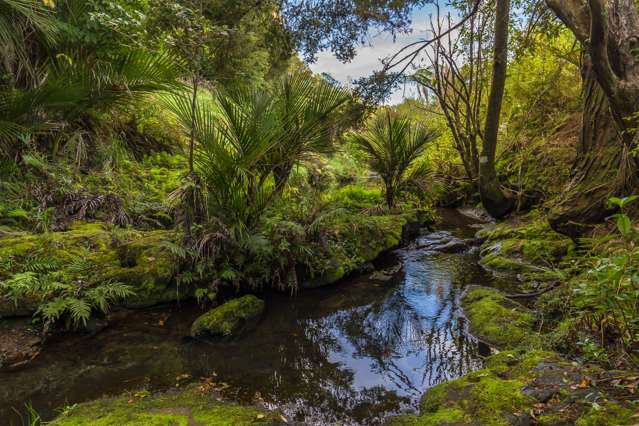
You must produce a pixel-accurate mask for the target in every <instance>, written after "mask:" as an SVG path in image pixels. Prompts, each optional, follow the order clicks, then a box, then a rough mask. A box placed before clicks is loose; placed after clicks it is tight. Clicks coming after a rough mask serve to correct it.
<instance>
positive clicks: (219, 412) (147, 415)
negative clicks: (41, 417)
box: [50, 387, 282, 426]
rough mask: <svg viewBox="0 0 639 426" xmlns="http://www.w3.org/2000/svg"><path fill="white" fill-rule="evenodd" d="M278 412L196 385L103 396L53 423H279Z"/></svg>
mask: <svg viewBox="0 0 639 426" xmlns="http://www.w3.org/2000/svg"><path fill="white" fill-rule="evenodd" d="M280 423H282V422H281V421H280V416H279V414H278V413H274V412H268V411H264V410H259V409H257V408H254V407H242V406H239V405H235V404H229V403H224V402H219V401H217V400H216V399H215V398H214V397H213V396H209V395H207V394H202V393H201V392H199V391H198V390H197V389H196V388H193V387H191V388H189V389H187V390H184V391H181V392H179V393H167V394H163V395H156V396H152V397H150V398H142V399H140V398H136V397H130V396H122V397H119V398H107V399H101V400H97V401H93V402H89V403H85V404H80V405H79V406H77V407H75V408H73V409H72V410H70V412H69V413H68V414H66V415H63V416H61V417H59V418H57V419H56V420H54V421H53V422H52V423H50V424H51V425H53V426H85V425H86V426H88V425H91V426H111V425H121V426H138V425H145V426H152V425H153V426H155V425H157V426H160V425H161V426H166V425H184V426H187V425H192V424H198V425H207V426H208V425H215V426H218V425H219V426H222V425H229V426H231V425H254V424H280Z"/></svg>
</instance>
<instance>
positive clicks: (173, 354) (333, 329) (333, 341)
mask: <svg viewBox="0 0 639 426" xmlns="http://www.w3.org/2000/svg"><path fill="white" fill-rule="evenodd" d="M462 225H463V224H462ZM454 228H455V230H454V231H453V232H454V233H456V234H458V235H460V236H467V235H468V234H470V233H471V231H470V230H469V229H468V228H460V224H458V223H456V224H455V226H454ZM420 238H421V239H426V240H428V238H429V236H428V234H427V233H426V234H425V235H422V236H421V237H420ZM386 261H387V262H388V261H393V262H395V263H397V262H399V263H401V265H402V268H401V270H400V271H399V272H397V273H395V274H394V275H393V276H392V278H391V279H389V280H387V281H382V280H378V279H374V276H373V277H371V276H370V275H368V276H361V277H356V278H353V279H350V280H348V281H347V282H344V283H342V284H340V285H337V286H333V287H329V288H323V289H315V290H311V291H305V292H303V293H301V294H300V295H298V296H296V297H294V298H290V297H287V296H284V295H276V294H275V295H270V296H268V297H267V299H266V303H267V313H266V315H265V318H264V319H263V321H262V322H261V323H260V325H259V327H258V329H257V330H256V331H255V332H253V333H251V334H249V335H248V336H246V337H244V338H243V339H241V340H239V341H236V342H233V343H225V344H211V343H206V342H196V341H189V340H186V339H184V338H183V336H185V335H187V334H188V329H189V327H190V324H191V322H192V321H193V319H194V318H196V317H197V315H198V314H199V313H200V311H199V309H198V308H197V306H194V305H188V306H184V305H183V306H182V307H181V309H178V308H177V307H175V306H174V307H170V308H166V307H165V308H162V309H160V308H158V309H152V310H148V311H138V312H130V313H125V314H122V316H121V317H120V318H119V319H118V318H116V319H115V320H114V321H113V322H112V324H111V325H110V326H109V328H107V329H106V330H104V331H103V332H101V333H99V334H98V335H97V336H95V337H92V338H79V337H73V338H66V339H63V340H60V341H54V342H50V343H49V344H48V347H47V348H45V351H43V354H42V355H41V356H40V357H39V358H38V359H36V360H35V361H34V362H33V364H31V366H30V367H29V368H27V369H25V370H22V371H17V372H12V373H0V383H1V385H0V419H2V418H5V419H6V418H10V416H12V415H14V414H12V410H11V407H12V406H13V407H22V406H24V404H25V403H27V402H30V403H31V404H32V405H33V407H34V408H35V409H36V410H37V411H38V412H40V413H41V414H42V415H43V417H44V418H50V417H52V416H53V415H55V410H56V409H58V408H59V407H61V406H64V405H66V404H72V403H75V402H79V401H85V400H88V399H93V398H97V397H100V396H102V395H105V394H117V393H120V392H122V391H125V390H135V389H139V388H141V387H146V388H148V389H165V388H168V387H173V386H175V385H176V380H178V376H182V377H184V376H183V375H184V374H188V375H189V376H190V377H192V378H194V380H197V379H199V378H201V377H211V378H214V380H215V381H216V382H218V383H226V384H227V385H228V387H227V388H226V390H225V391H224V393H225V395H226V396H228V397H229V398H232V399H236V400H239V401H242V402H247V403H253V402H255V401H256V400H260V401H263V402H264V403H266V404H267V405H270V406H272V407H278V408H280V409H281V410H282V411H283V412H284V413H285V414H286V415H287V416H289V417H290V418H291V419H294V420H297V421H302V422H305V423H309V424H327V423H333V422H337V421H339V422H341V423H342V424H377V423H379V422H381V421H382V420H383V419H384V418H385V417H386V416H388V415H392V414H396V413H399V412H403V411H411V410H414V409H415V408H416V407H417V405H418V402H419V397H420V396H421V395H422V394H423V392H424V391H425V390H426V389H427V388H429V387H431V386H433V385H435V384H437V383H441V382H442V381H445V380H448V379H451V378H455V377H458V376H460V375H463V374H465V373H466V372H468V371H469V370H472V369H476V368H478V367H480V364H481V360H480V352H481V348H480V347H479V345H478V343H477V342H476V341H475V340H474V339H473V338H472V337H471V336H469V334H468V331H467V327H466V325H465V324H464V322H463V319H462V318H460V307H459V300H460V296H461V293H462V292H463V289H464V287H465V286H466V285H468V284H478V283H479V284H484V285H495V284H497V283H495V282H494V280H493V279H492V277H490V276H489V275H488V274H486V273H485V272H484V271H483V270H482V269H481V268H480V267H479V266H478V265H477V259H476V255H473V254H471V253H461V254H441V253H439V254H438V253H432V252H428V251H427V250H425V249H411V248H406V249H402V250H398V251H396V252H395V253H394V254H393V257H392V258H390V259H386ZM225 387H226V386H225ZM16 424H18V423H16Z"/></svg>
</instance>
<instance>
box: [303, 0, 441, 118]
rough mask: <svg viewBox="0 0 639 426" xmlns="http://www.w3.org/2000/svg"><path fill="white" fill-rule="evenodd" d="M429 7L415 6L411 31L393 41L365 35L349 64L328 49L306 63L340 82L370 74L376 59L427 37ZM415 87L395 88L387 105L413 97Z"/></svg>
mask: <svg viewBox="0 0 639 426" xmlns="http://www.w3.org/2000/svg"><path fill="white" fill-rule="evenodd" d="M432 11H433V7H432V6H425V7H423V8H419V9H416V10H415V11H413V13H412V19H411V20H412V32H411V33H410V34H398V35H397V36H396V37H395V40H393V36H392V35H390V34H385V33H382V34H376V35H371V36H370V37H369V42H368V44H366V45H363V46H360V47H359V48H358V49H357V56H356V57H355V59H353V60H352V61H351V62H349V63H345V64H344V63H341V62H340V61H338V60H337V59H336V58H335V57H334V56H333V55H332V53H331V52H328V51H324V52H321V53H320V54H319V55H318V59H317V62H315V63H313V64H310V67H311V69H312V70H313V71H314V72H316V73H323V72H325V73H328V74H330V75H331V76H332V77H333V78H335V79H336V80H338V81H340V82H341V83H343V84H348V83H349V81H351V80H355V79H357V78H359V77H364V76H367V75H370V74H371V73H372V72H373V71H374V70H379V69H381V68H382V65H381V62H380V59H382V58H384V57H387V56H389V55H392V54H393V53H395V52H397V51H398V50H399V49H401V48H402V47H403V46H405V45H407V44H408V43H411V42H414V41H417V40H420V39H424V38H429V37H428V33H427V28H429V14H430V13H432ZM415 95H416V89H415V87H411V86H408V85H407V86H403V87H400V88H399V89H398V90H396V91H395V92H394V93H393V94H392V96H391V98H390V99H389V101H388V102H387V103H389V104H392V105H394V104H398V103H401V102H402V100H403V99H404V98H406V97H415Z"/></svg>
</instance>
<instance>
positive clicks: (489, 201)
mask: <svg viewBox="0 0 639 426" xmlns="http://www.w3.org/2000/svg"><path fill="white" fill-rule="evenodd" d="M509 9H510V0H497V11H496V14H495V48H494V49H495V50H494V53H493V78H492V84H491V87H490V97H489V99H488V107H487V110H486V127H485V130H484V144H483V147H482V153H481V157H480V159H479V195H480V196H481V201H482V204H483V205H484V208H485V209H486V211H487V212H488V213H489V214H490V215H491V216H493V217H495V218H501V217H504V216H505V215H507V214H508V213H509V212H510V211H511V210H512V209H513V207H514V200H512V199H510V198H507V197H506V196H505V195H504V193H503V192H502V190H501V186H500V185H499V179H498V178H497V172H496V171H495V151H496V150H497V134H498V131H499V116H500V113H501V105H502V100H503V97H504V88H505V86H506V68H507V65H508V21H509Z"/></svg>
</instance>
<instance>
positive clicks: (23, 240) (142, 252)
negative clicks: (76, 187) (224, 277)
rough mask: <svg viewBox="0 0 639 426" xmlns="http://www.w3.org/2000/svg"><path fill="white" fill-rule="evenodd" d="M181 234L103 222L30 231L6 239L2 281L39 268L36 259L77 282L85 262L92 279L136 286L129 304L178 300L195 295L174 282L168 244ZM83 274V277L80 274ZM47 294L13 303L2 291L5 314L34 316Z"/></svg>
mask: <svg viewBox="0 0 639 426" xmlns="http://www.w3.org/2000/svg"><path fill="white" fill-rule="evenodd" d="M176 238H177V236H176V234H175V233H174V232H172V231H166V230H158V231H129V230H119V231H118V232H113V231H110V230H108V229H106V228H105V226H104V225H103V224H100V223H74V224H73V225H72V226H71V228H70V230H68V231H65V232H50V233H44V234H25V235H19V236H10V237H7V238H0V259H2V260H8V261H7V262H0V280H4V279H8V278H10V277H12V276H13V275H14V274H16V273H21V272H25V271H28V270H33V268H32V267H31V266H30V265H32V264H33V263H34V262H35V263H39V264H43V265H46V266H45V267H42V268H36V269H35V270H37V271H40V270H46V271H48V273H55V274H56V279H58V280H64V281H65V282H74V281H75V280H77V279H78V278H79V277H78V276H77V272H74V264H75V263H77V262H78V261H84V262H87V263H89V264H90V265H91V267H92V268H93V270H95V275H94V276H92V278H96V279H100V280H104V281H115V282H122V283H124V284H127V285H130V286H131V287H132V288H133V291H134V292H135V296H133V297H131V298H130V299H129V300H127V301H124V302H123V303H124V304H126V305H127V306H130V307H146V306H152V305H156V304H158V303H163V302H170V301H174V300H176V299H178V298H180V297H182V298H187V297H189V296H190V295H191V294H190V293H187V292H182V294H180V293H179V292H178V289H177V287H176V286H175V284H174V282H173V281H174V280H173V278H174V275H175V271H176V261H175V260H174V259H173V257H172V255H171V253H170V252H169V250H167V249H166V248H165V247H164V243H165V242H173V241H175V240H176ZM80 278H81V277H80ZM40 300H41V296H40V295H38V294H30V295H28V296H25V299H24V300H18V301H17V304H16V303H15V302H14V301H10V303H6V302H8V299H7V298H6V297H3V295H2V294H0V317H3V316H4V317H6V316H21V315H31V314H33V313H34V312H35V311H36V310H37V308H38V305H39V303H40Z"/></svg>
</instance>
